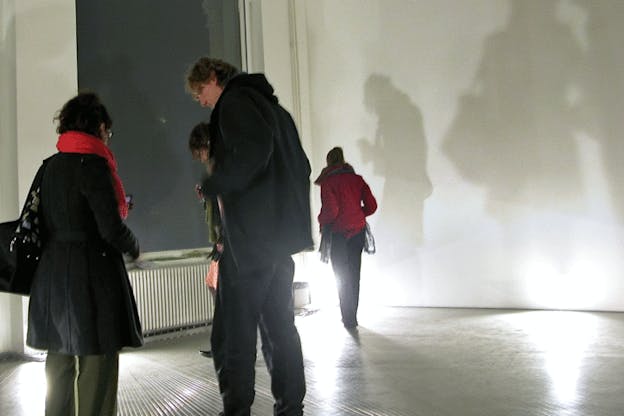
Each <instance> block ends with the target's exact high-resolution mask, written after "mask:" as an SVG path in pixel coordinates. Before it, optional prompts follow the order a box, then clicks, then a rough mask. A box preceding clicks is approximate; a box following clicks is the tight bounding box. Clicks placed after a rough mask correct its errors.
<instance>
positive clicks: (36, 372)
mask: <svg viewBox="0 0 624 416" xmlns="http://www.w3.org/2000/svg"><path fill="white" fill-rule="evenodd" d="M44 368H45V367H44V366H43V365H41V363H38V362H30V363H27V364H23V365H21V366H20V367H19V368H18V370H17V372H18V376H17V385H16V386H13V388H16V390H15V391H16V392H17V394H18V395H20V396H22V397H28V400H22V401H20V405H21V408H22V411H21V413H20V414H24V415H40V414H43V411H44V408H45V396H46V389H47V383H46V378H45V369H44Z"/></svg>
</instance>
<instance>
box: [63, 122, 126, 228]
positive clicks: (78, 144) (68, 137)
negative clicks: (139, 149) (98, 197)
mask: <svg viewBox="0 0 624 416" xmlns="http://www.w3.org/2000/svg"><path fill="white" fill-rule="evenodd" d="M56 148H57V149H58V151H59V152H61V153H81V154H92V155H98V156H100V157H103V158H104V159H106V163H107V164H108V167H109V168H110V171H111V177H112V179H113V188H115V196H117V207H118V208H119V215H121V218H123V219H126V218H127V217H128V203H127V202H126V193H125V192H124V188H123V184H122V183H121V179H120V178H119V175H118V174H117V162H116V161H115V156H113V152H111V151H110V149H109V148H108V146H106V145H105V144H104V142H103V141H102V140H100V139H98V138H97V137H95V136H91V135H90V134H87V133H83V132H80V131H67V132H65V133H63V134H61V135H60V136H59V139H58V142H57V143H56Z"/></svg>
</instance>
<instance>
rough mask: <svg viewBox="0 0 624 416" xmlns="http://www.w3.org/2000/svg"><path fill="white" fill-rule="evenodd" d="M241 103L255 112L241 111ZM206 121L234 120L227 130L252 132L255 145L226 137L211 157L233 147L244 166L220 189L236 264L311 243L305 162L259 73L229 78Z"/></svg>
mask: <svg viewBox="0 0 624 416" xmlns="http://www.w3.org/2000/svg"><path fill="white" fill-rule="evenodd" d="M223 108H225V109H226V111H222V109H223ZM231 108H237V109H238V111H236V112H233V111H230V110H229V109H231ZM247 109H249V111H253V112H255V113H258V114H259V117H258V118H253V119H251V118H250V117H247V116H246V115H248V114H249V111H247V112H246V111H245V110H247ZM212 123H214V124H215V126H217V127H219V128H228V127H230V128H233V126H236V127H234V130H235V131H234V132H233V134H235V135H236V136H237V137H241V136H249V137H254V143H253V145H254V146H256V148H251V147H246V148H238V147H237V144H236V143H235V144H234V145H232V144H231V143H226V144H225V145H226V146H232V148H230V149H219V148H218V147H217V148H216V149H215V152H216V153H217V156H216V157H217V158H218V157H219V155H218V153H219V152H220V151H232V152H236V157H237V158H239V159H240V160H243V161H246V166H245V168H246V169H248V170H247V172H240V173H239V174H238V175H237V177H235V178H229V179H228V180H229V181H230V190H229V191H228V190H225V191H224V192H222V193H221V197H222V199H223V204H224V206H225V209H226V211H227V214H226V221H228V220H229V219H231V218H234V221H236V222H237V227H235V228H230V230H229V231H230V233H229V235H228V238H229V239H230V240H231V247H232V248H231V249H232V250H233V252H232V253H231V254H232V256H233V257H234V259H235V261H236V263H237V266H238V267H239V268H240V269H243V270H245V269H252V268H253V267H257V266H258V265H261V264H266V260H267V259H268V258H270V257H271V256H274V255H282V254H289V255H290V254H294V253H297V252H299V251H301V250H304V249H307V248H310V247H312V246H313V241H312V236H311V232H310V230H311V213H310V200H309V193H310V180H309V177H310V172H311V169H310V164H309V162H308V159H307V157H306V155H305V152H304V151H303V148H302V147H301V142H300V140H299V135H298V133H297V129H296V127H295V124H294V122H293V120H292V117H291V116H290V114H289V113H288V112H287V111H286V110H285V109H284V108H283V107H281V106H280V105H279V103H278V100H277V97H275V95H273V88H272V87H271V86H270V84H269V83H268V82H267V80H266V78H265V77H264V75H262V74H239V75H237V76H235V77H234V78H232V79H231V80H230V81H229V82H228V84H227V86H226V87H225V89H224V91H223V94H222V97H221V99H220V100H219V103H218V104H217V106H216V107H215V109H214V111H213V115H212V117H211V124H212ZM258 124H261V125H260V126H259V125H258ZM246 145H247V146H249V143H246ZM258 154H260V155H261V157H262V160H260V161H259V160H258V159H259V157H258ZM247 161H249V162H247ZM214 176H216V178H215V181H216V180H219V169H217V170H216V172H215V174H214ZM252 177H253V180H252V179H251V178H252ZM268 237H271V238H268ZM242 242H244V243H243V244H241V243H242ZM238 259H245V261H244V262H241V261H239V260H238Z"/></svg>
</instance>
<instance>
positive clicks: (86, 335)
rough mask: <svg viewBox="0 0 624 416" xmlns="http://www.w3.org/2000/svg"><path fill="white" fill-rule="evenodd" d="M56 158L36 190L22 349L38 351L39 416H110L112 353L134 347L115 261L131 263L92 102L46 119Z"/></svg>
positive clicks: (126, 291)
mask: <svg viewBox="0 0 624 416" xmlns="http://www.w3.org/2000/svg"><path fill="white" fill-rule="evenodd" d="M56 120H57V121H58V127H57V132H58V133H59V134H60V136H59V138H58V143H57V149H58V150H59V153H57V154H55V155H54V156H52V157H50V158H49V159H48V160H47V161H46V167H45V172H44V176H43V179H42V182H41V190H40V195H41V201H40V215H39V218H40V219H41V220H42V224H41V228H42V230H43V235H44V239H43V251H42V255H41V260H40V262H39V266H38V268H37V271H36V273H35V277H34V280H33V283H32V289H31V294H30V305H29V313H28V335H27V339H26V342H27V344H28V345H29V346H31V347H33V348H36V349H41V350H47V351H48V355H47V359H46V366H45V371H46V378H47V385H48V391H47V396H46V415H48V416H50V415H63V416H65V415H70V414H80V415H83V414H85V415H87V414H89V415H91V414H97V415H115V414H116V407H117V380H118V368H119V350H121V349H122V348H123V347H125V346H130V347H138V346H140V345H142V342H143V339H142V335H141V324H140V322H139V318H138V313H137V310H136V305H135V300H134V295H133V293H132V288H131V287H130V282H129V280H128V274H127V272H126V267H125V263H124V260H123V256H122V254H124V253H125V254H127V255H129V256H130V257H132V258H136V257H138V256H139V245H138V242H137V239H136V238H135V236H134V234H133V233H132V231H130V229H129V228H128V227H127V226H126V225H125V224H124V222H123V220H124V219H125V218H126V216H127V215H128V203H127V202H126V197H125V193H124V188H123V185H122V183H121V180H120V178H119V176H118V175H117V164H116V162H115V158H114V156H113V153H112V152H111V151H110V149H109V148H108V146H107V143H108V140H109V139H110V137H111V130H110V129H111V125H112V120H111V119H110V117H109V115H108V112H107V110H106V108H105V107H104V105H103V104H102V103H101V102H100V100H99V98H98V97H97V96H96V95H95V94H92V93H82V94H78V95H77V96H76V97H74V98H72V99H71V100H69V101H68V102H67V103H66V104H65V105H64V106H63V108H62V109H61V111H60V113H59V114H58V116H57V117H56Z"/></svg>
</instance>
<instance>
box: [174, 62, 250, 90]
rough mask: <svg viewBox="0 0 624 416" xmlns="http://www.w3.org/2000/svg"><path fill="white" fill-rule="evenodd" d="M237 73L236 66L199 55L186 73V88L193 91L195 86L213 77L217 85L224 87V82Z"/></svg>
mask: <svg viewBox="0 0 624 416" xmlns="http://www.w3.org/2000/svg"><path fill="white" fill-rule="evenodd" d="M236 74H238V68H236V67H235V66H234V65H232V64H229V63H227V62H225V61H222V60H220V59H215V58H208V57H205V56H204V57H201V58H199V59H198V60H197V62H195V64H193V66H191V67H190V68H189V70H188V72H187V74H186V89H187V91H189V92H191V93H193V92H195V90H196V89H197V87H198V86H199V85H201V84H204V83H206V82H208V81H211V80H212V79H213V78H214V77H216V78H217V85H218V86H220V87H225V84H227V82H228V81H229V80H230V78H232V77H233V76H234V75H236Z"/></svg>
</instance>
